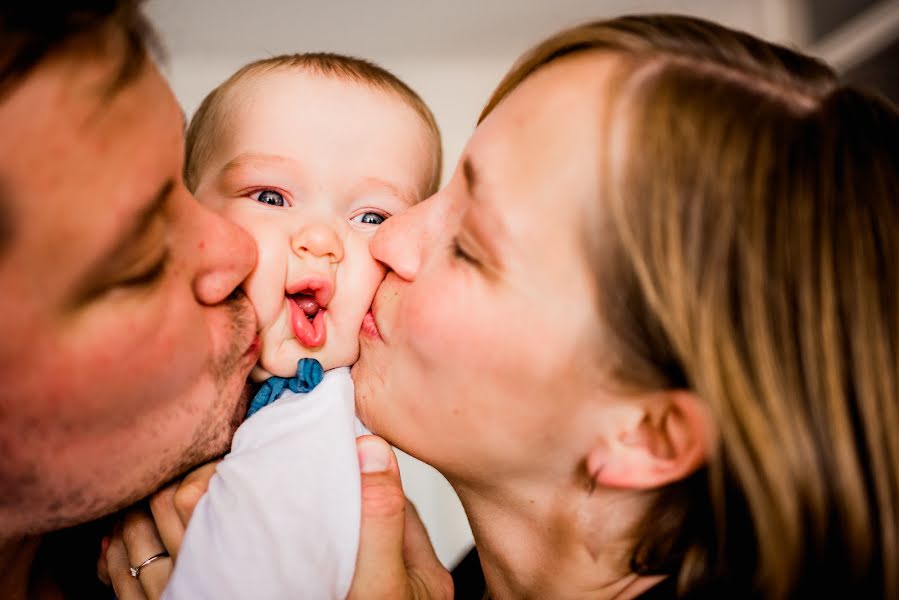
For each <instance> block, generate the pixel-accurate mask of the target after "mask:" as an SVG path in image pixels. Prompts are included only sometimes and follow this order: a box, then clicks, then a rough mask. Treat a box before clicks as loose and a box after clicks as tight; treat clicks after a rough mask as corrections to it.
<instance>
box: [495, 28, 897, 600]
mask: <svg viewBox="0 0 899 600" xmlns="http://www.w3.org/2000/svg"><path fill="white" fill-rule="evenodd" d="M584 51H600V52H603V51H604V52H608V53H610V54H611V55H613V56H614V57H615V60H616V61H617V71H618V74H619V76H618V77H617V78H615V81H614V85H611V86H609V87H610V88H611V89H609V91H608V95H609V102H608V104H609V106H610V108H609V109H608V111H607V113H606V114H604V115H602V117H603V124H604V126H603V127H602V128H601V130H600V131H599V132H598V136H599V139H598V142H597V143H598V144H599V145H600V148H601V149H603V150H608V149H615V150H614V151H606V152H604V153H601V154H603V156H604V158H603V159H602V162H601V164H599V165H597V169H598V170H599V172H600V173H601V177H600V180H601V181H602V182H603V185H602V187H601V192H600V197H599V198H597V201H596V206H593V207H588V212H589V214H590V215H591V217H592V219H590V220H589V221H590V224H589V225H588V227H589V231H587V232H586V236H587V247H588V249H589V252H590V257H591V261H592V263H593V265H594V270H595V275H596V278H597V282H598V284H597V286H598V289H599V290H601V292H600V300H599V302H600V306H599V315H600V319H601V320H602V322H603V326H604V329H605V331H606V332H607V333H608V336H609V338H610V341H609V344H610V345H609V354H610V356H612V357H614V361H612V365H613V366H612V368H611V370H612V373H611V375H612V378H613V381H617V382H621V383H623V384H626V385H627V386H629V387H631V388H634V387H636V388H639V389H646V390H650V389H678V388H680V389H689V390H691V391H693V392H694V393H695V394H696V395H697V396H698V397H699V398H701V399H702V401H703V402H704V403H705V404H706V405H707V406H708V408H709V410H710V413H711V414H712V415H713V417H714V420H715V424H716V427H717V432H716V433H717V435H716V438H717V443H716V449H715V450H714V451H713V452H712V456H711V457H710V460H709V463H708V465H707V467H706V468H704V469H702V470H701V471H700V472H698V473H696V474H695V475H693V476H691V477H690V478H688V479H687V480H686V481H683V482H680V483H678V484H674V485H672V486H668V487H666V488H664V489H661V490H659V491H658V492H656V497H655V499H654V502H653V508H652V509H651V510H650V512H649V513H648V514H647V515H646V517H645V519H644V521H643V524H642V525H641V527H640V528H639V531H638V532H637V539H639V542H638V543H637V545H636V547H635V549H634V552H633V559H632V566H633V568H634V570H636V571H638V572H643V573H666V574H671V575H674V576H677V577H678V578H679V590H680V592H681V593H682V594H684V595H689V594H690V593H693V594H704V595H714V596H715V597H728V598H733V597H740V596H747V597H763V598H787V597H814V596H813V595H815V594H818V593H821V594H826V595H828V596H833V595H836V596H839V595H840V594H851V595H852V597H890V598H892V597H899V568H897V567H899V202H897V190H899V115H897V111H896V109H895V107H893V106H891V105H890V104H889V103H887V102H886V101H884V100H882V99H879V98H877V97H874V96H871V95H868V94H866V93H864V92H861V91H858V90H854V89H851V88H847V87H843V86H840V85H839V83H838V82H837V80H836V77H835V75H834V73H833V72H832V71H831V70H830V69H829V68H828V67H827V66H826V65H824V64H823V63H821V62H819V61H816V60H814V59H812V58H809V57H806V56H803V55H801V54H798V53H796V52H793V51H791V50H788V49H786V48H783V47H780V46H776V45H773V44H769V43H766V42H763V41H761V40H758V39H757V38H754V37H752V36H750V35H747V34H743V33H740V32H736V31H732V30H730V29H727V28H725V27H722V26H719V25H715V24H713V23H709V22H706V21H702V20H699V19H694V18H689V17H679V16H646V17H624V18H620V19H615V20H611V21H602V22H596V23H590V24H586V25H582V26H580V27H576V28H574V29H571V30H568V31H565V32H562V33H560V34H558V35H556V36H553V37H552V38H550V39H548V40H546V41H545V42H543V43H542V44H540V45H539V46H537V47H536V48H534V49H533V50H531V51H530V52H529V53H528V54H526V55H525V56H524V57H523V58H522V59H521V60H520V61H519V63H518V64H517V65H516V66H515V67H513V69H512V71H511V72H510V73H509V74H508V75H507V76H506V77H505V79H504V80H503V81H502V82H501V83H500V85H499V87H498V89H497V90H496V92H495V93H494V95H493V97H492V98H491V99H490V101H489V103H488V104H487V106H486V108H485V109H484V112H483V114H482V117H481V118H482V119H483V118H485V117H486V116H487V115H489V113H490V112H491V111H492V110H493V109H494V108H495V107H496V106H497V104H499V103H500V102H502V100H503V98H505V97H506V96H507V95H508V94H509V93H510V92H511V91H512V90H514V89H515V88H516V87H517V86H518V85H519V84H520V83H521V82H522V81H523V80H524V79H526V78H527V77H528V76H529V75H531V74H532V73H533V72H535V71H536V70H538V69H541V68H543V67H545V65H547V64H548V63H551V62H553V61H554V60H557V59H559V58H561V57H563V56H566V55H570V54H573V53H578V52H584ZM600 230H601V232H602V235H597V232H598V231H600ZM609 290H612V291H613V292H609ZM828 592H829V593H828Z"/></svg>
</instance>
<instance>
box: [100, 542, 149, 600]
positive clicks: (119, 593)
mask: <svg viewBox="0 0 899 600" xmlns="http://www.w3.org/2000/svg"><path fill="white" fill-rule="evenodd" d="M106 565H107V569H108V571H109V579H110V581H111V583H112V589H113V590H114V591H115V595H116V598H118V600H147V595H146V594H145V593H144V588H143V586H141V584H140V581H138V580H137V579H136V578H134V577H132V576H131V571H130V569H129V566H130V565H129V564H128V553H127V552H126V551H125V542H124V541H122V536H121V533H116V534H114V535H112V536H111V537H110V540H109V547H108V548H107V549H106Z"/></svg>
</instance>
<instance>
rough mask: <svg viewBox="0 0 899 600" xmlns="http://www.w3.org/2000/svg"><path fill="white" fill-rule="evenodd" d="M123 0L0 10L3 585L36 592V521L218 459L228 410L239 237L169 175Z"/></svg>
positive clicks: (12, 593) (244, 334) (241, 313)
mask: <svg viewBox="0 0 899 600" xmlns="http://www.w3.org/2000/svg"><path fill="white" fill-rule="evenodd" d="M137 4H138V3H137V2H135V1H122V2H112V1H101V0H94V1H82V2H70V3H61V4H59V5H56V4H50V5H46V4H38V5H34V3H26V2H12V1H11V2H5V3H3V6H2V8H0V132H2V134H0V289H2V290H3V293H2V297H0V333H2V335H0V381H2V386H0V453H2V459H0V597H4V598H19V597H21V598H24V597H29V596H31V595H34V589H31V590H29V589H28V586H29V585H31V586H40V587H41V589H42V590H46V589H49V588H47V584H46V582H40V581H35V577H34V576H33V574H32V573H31V571H32V566H33V559H34V556H35V554H36V553H37V550H38V547H39V538H40V536H41V534H44V533H46V532H49V531H52V530H56V529H60V528H63V527H66V526H69V525H73V524H76V523H82V522H85V521H88V520H90V519H93V518H96V517H98V516H100V515H104V514H107V513H110V512H112V511H114V510H116V509H118V508H120V507H123V506H125V505H127V504H130V503H132V502H134V501H136V500H138V499H139V498H141V497H143V496H146V495H147V494H148V493H150V492H152V491H153V490H155V489H156V488H158V487H159V486H160V485H161V484H163V483H164V482H166V481H168V480H170V479H172V478H173V477H175V476H177V475H179V474H181V473H182V472H184V471H185V470H186V469H187V468H188V467H190V466H193V465H195V464H197V463H200V462H203V461H205V460H208V459H210V458H212V457H214V456H216V455H218V454H221V453H223V452H224V451H225V450H226V449H227V447H228V444H229V441H230V439H231V436H232V434H233V432H234V430H235V429H236V427H237V425H238V424H239V420H240V417H241V416H242V414H243V413H244V411H245V408H246V404H245V399H244V398H243V390H244V385H245V383H244V382H245V381H246V376H247V374H248V373H249V371H250V369H251V367H252V366H253V364H254V362H255V360H256V358H257V353H258V350H257V343H256V341H255V340H256V322H255V317H254V315H253V311H252V308H251V306H250V305H249V303H248V302H247V301H246V300H245V298H244V297H243V295H242V294H241V293H240V292H239V290H238V288H237V286H238V285H239V284H240V282H241V281H242V280H243V279H244V278H245V277H246V275H247V274H248V273H249V272H250V270H251V269H252V268H253V265H254V264H255V260H256V250H255V247H254V246H253V244H252V242H251V240H250V239H249V237H248V236H247V235H246V234H245V233H244V232H243V231H242V230H240V229H238V228H237V227H235V226H234V225H231V224H229V223H228V222H227V221H225V220H224V219H222V218H220V217H218V216H216V215H214V214H213V213H211V212H210V211H208V210H206V209H204V208H203V207H202V206H200V205H199V204H198V203H197V202H196V201H195V200H194V199H193V198H192V197H191V196H190V194H189V193H188V191H187V189H186V188H185V187H184V184H183V182H182V180H181V161H182V145H183V144H182V137H183V136H182V115H181V112H180V109H179V107H178V105H177V103H176V101H175V99H174V97H173V96H172V93H171V91H170V89H169V88H168V86H167V85H166V83H165V81H164V80H163V79H162V77H161V76H160V74H159V72H158V71H157V70H156V68H155V66H154V65H153V64H152V62H151V61H150V60H149V59H148V58H147V56H146V51H145V47H144V36H145V35H146V31H147V27H146V25H145V22H144V20H143V17H142V16H141V14H140V11H139V7H138V6H137ZM34 6H37V8H34Z"/></svg>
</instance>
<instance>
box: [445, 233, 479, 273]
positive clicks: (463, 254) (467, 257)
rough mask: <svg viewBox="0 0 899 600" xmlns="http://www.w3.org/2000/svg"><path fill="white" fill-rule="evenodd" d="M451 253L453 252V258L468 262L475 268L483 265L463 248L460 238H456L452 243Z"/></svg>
mask: <svg viewBox="0 0 899 600" xmlns="http://www.w3.org/2000/svg"><path fill="white" fill-rule="evenodd" d="M450 251H451V252H452V255H453V257H454V258H456V259H458V260H461V261H463V262H467V263H469V264H471V265H473V266H475V267H478V266H480V265H481V262H480V261H479V260H478V259H476V258H475V257H474V256H472V255H471V254H470V253H469V252H468V251H466V250H465V248H463V247H462V244H460V243H459V238H457V237H454V238H453V241H452V242H451V243H450Z"/></svg>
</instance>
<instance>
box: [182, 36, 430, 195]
mask: <svg viewBox="0 0 899 600" xmlns="http://www.w3.org/2000/svg"><path fill="white" fill-rule="evenodd" d="M290 69H295V70H301V71H310V72H313V73H316V74H318V75H322V76H324V77H330V78H336V79H343V80H349V81H355V82H359V83H363V84H367V85H370V86H373V87H375V88H378V89H382V90H384V91H387V92H392V93H394V94H396V95H398V96H399V97H400V99H402V100H404V101H405V102H406V103H407V104H408V105H409V106H411V107H412V109H413V110H415V112H416V113H417V114H418V115H419V116H420V117H421V118H422V120H423V121H424V122H425V124H426V125H427V127H428V129H429V130H430V132H431V134H432V135H433V136H434V147H435V152H434V164H433V167H432V170H431V173H432V175H431V180H430V183H429V185H428V189H427V191H426V195H425V197H427V196H430V195H431V194H433V193H435V192H436V191H437V189H438V188H439V186H440V176H441V168H442V163H443V151H442V149H441V146H442V144H441V138H440V129H439V128H438V127H437V121H436V120H435V119H434V115H433V113H431V110H430V109H429V108H428V106H427V104H425V103H424V101H423V100H422V99H421V97H419V95H418V94H416V93H415V91H413V90H412V88H410V87H409V86H408V85H406V84H405V83H403V82H402V81H401V80H400V79H399V78H398V77H397V76H396V75H394V74H393V73H391V72H389V71H387V70H386V69H384V68H383V67H380V66H378V65H376V64H374V63H372V62H369V61H367V60H362V59H360V58H354V57H352V56H344V55H341V54H332V53H328V52H313V53H305V54H284V55H281V56H275V57H272V58H266V59H263V60H257V61H254V62H251V63H249V64H247V65H245V66H243V67H242V68H240V69H239V70H238V71H237V72H236V73H234V74H233V75H231V77H229V78H228V79H227V80H225V82H224V83H222V84H221V85H219V86H218V87H216V88H215V89H214V90H212V91H211V92H209V95H207V96H206V98H205V99H204V100H203V102H202V103H201V104H200V107H199V108H198V109H197V112H196V113H194V116H193V118H192V119H191V121H190V126H189V127H188V128H187V134H186V139H185V161H184V181H185V183H186V184H187V187H188V189H190V190H191V191H192V192H193V191H196V189H197V185H198V184H199V180H200V174H201V173H202V171H203V168H204V166H205V164H206V163H207V162H208V160H209V158H210V157H211V156H212V151H213V148H215V146H216V140H217V138H218V136H219V134H220V132H221V125H222V123H223V122H224V120H225V118H224V117H225V110H224V108H225V99H226V98H227V97H228V92H229V91H230V90H232V89H233V88H234V87H236V86H237V84H239V83H240V82H242V81H244V80H245V79H248V78H250V77H254V76H258V75H262V74H265V73H270V72H272V71H276V70H290Z"/></svg>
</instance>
